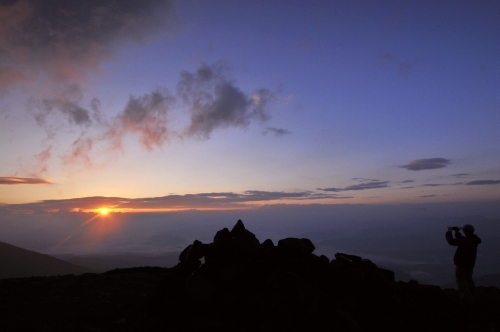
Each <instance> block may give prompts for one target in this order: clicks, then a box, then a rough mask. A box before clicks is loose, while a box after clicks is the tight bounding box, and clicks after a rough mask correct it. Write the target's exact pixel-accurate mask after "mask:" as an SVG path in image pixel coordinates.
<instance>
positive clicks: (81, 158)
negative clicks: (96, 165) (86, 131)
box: [62, 136, 94, 168]
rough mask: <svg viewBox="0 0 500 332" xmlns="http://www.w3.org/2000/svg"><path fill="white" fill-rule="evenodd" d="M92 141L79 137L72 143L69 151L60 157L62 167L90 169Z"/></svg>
mask: <svg viewBox="0 0 500 332" xmlns="http://www.w3.org/2000/svg"><path fill="white" fill-rule="evenodd" d="M93 145H94V141H93V140H92V139H91V138H89V137H83V136H81V137H79V138H78V139H77V140H76V141H74V142H73V145H72V148H71V151H70V152H68V153H66V154H65V155H64V156H63V157H62V161H63V164H64V165H81V164H83V166H84V167H86V168H91V167H92V165H93V163H92V159H91V158H90V152H91V150H92V146H93Z"/></svg>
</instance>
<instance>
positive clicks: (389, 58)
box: [380, 53, 422, 77]
mask: <svg viewBox="0 0 500 332" xmlns="http://www.w3.org/2000/svg"><path fill="white" fill-rule="evenodd" d="M380 60H381V61H382V63H383V64H384V65H391V66H395V67H396V70H397V72H398V74H399V75H401V76H402V77H408V76H410V74H411V72H412V70H413V68H414V67H415V65H416V64H417V63H419V62H420V61H422V60H421V59H415V60H401V59H399V58H398V57H397V56H395V55H394V54H392V53H385V54H382V55H381V56H380Z"/></svg>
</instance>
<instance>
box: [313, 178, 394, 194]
mask: <svg viewBox="0 0 500 332" xmlns="http://www.w3.org/2000/svg"><path fill="white" fill-rule="evenodd" d="M389 183H390V182H389V181H379V180H373V181H370V182H365V183H360V184H355V185H352V186H348V187H345V188H333V187H332V188H318V190H323V191H331V192H341V191H351V190H367V189H378V188H388V187H390V186H389Z"/></svg>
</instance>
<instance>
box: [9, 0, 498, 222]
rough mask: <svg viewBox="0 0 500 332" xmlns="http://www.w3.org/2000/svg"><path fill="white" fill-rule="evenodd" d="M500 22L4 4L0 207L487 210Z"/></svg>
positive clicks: (251, 5) (329, 4)
mask: <svg viewBox="0 0 500 332" xmlns="http://www.w3.org/2000/svg"><path fill="white" fill-rule="evenodd" d="M499 14H500V3H499V2H498V1H439V2H435V1H418V2H415V1H364V0H359V1H216V0H214V1H196V0H186V1H164V0H161V1H160V0H144V1H140V2H137V1H133V0H123V1H110V0H105V1H97V0H89V1H84V2H70V1H64V0H51V1H42V0H10V1H3V2H2V3H1V4H0V151H1V157H0V214H2V215H4V216H8V215H14V214H27V215H42V214H47V213H63V212H64V213H65V212H75V213H77V212H79V213H86V212H94V213H95V212H99V211H101V210H102V209H107V211H108V212H121V213H129V212H141V213H143V212H168V211H178V210H189V209H198V210H244V209H251V208H256V207H260V206H264V205H273V204H303V205H307V204H375V205H376V204H385V205H391V204H438V203H443V204H444V203H456V204H461V203H464V202H479V203H481V202H498V201H500V131H499V130H498V128H499V125H500V112H499V110H500V20H499V19H498V17H499ZM488 211H491V210H488ZM479 213H480V212H479ZM496 213H498V214H497V215H496V216H495V214H496ZM490 216H491V217H493V218H498V217H499V216H500V211H498V210H496V212H493V213H492V214H491V215H490Z"/></svg>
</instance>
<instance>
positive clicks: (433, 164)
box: [399, 158, 451, 171]
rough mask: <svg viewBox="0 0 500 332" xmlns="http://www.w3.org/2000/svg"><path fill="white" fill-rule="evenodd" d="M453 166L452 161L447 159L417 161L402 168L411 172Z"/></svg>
mask: <svg viewBox="0 0 500 332" xmlns="http://www.w3.org/2000/svg"><path fill="white" fill-rule="evenodd" d="M449 164H451V161H450V160H448V159H445V158H429V159H415V160H412V161H411V162H410V163H409V164H406V165H401V166H399V167H400V168H406V169H407V170H409V171H422V170H427V169H438V168H443V167H446V166H448V165H449Z"/></svg>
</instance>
